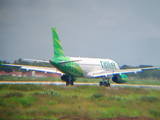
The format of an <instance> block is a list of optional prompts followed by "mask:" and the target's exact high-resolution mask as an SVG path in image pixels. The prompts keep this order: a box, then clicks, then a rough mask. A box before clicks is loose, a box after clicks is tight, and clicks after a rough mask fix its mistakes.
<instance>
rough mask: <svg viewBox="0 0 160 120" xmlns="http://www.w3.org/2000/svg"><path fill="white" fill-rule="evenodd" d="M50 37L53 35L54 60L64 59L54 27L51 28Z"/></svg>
mask: <svg viewBox="0 0 160 120" xmlns="http://www.w3.org/2000/svg"><path fill="white" fill-rule="evenodd" d="M52 35H53V48H54V58H58V57H66V56H65V55H64V52H63V49H62V46H61V43H60V40H59V37H58V34H57V30H56V28H55V27H52Z"/></svg>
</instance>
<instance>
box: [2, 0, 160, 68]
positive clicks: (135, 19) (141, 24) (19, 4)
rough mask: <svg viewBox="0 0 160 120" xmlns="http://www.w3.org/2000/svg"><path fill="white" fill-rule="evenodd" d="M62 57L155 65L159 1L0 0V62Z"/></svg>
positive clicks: (159, 48)
mask: <svg viewBox="0 0 160 120" xmlns="http://www.w3.org/2000/svg"><path fill="white" fill-rule="evenodd" d="M51 27H56V29H57V32H58V35H59V38H60V41H61V44H62V47H63V50H64V53H65V55H67V56H75V57H76V56H80V57H96V58H110V59H113V60H115V61H116V62H117V63H118V64H119V65H120V66H121V65H123V64H127V65H134V66H137V65H140V64H143V65H160V0H45V1H44V0H0V60H7V61H9V62H13V61H14V60H17V59H18V58H32V59H45V60H49V59H50V58H53V42H52V32H51Z"/></svg>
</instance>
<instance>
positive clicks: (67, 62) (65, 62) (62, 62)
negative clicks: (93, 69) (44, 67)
mask: <svg viewBox="0 0 160 120" xmlns="http://www.w3.org/2000/svg"><path fill="white" fill-rule="evenodd" d="M78 61H82V60H71V61H61V62H59V63H60V64H63V63H69V62H78Z"/></svg>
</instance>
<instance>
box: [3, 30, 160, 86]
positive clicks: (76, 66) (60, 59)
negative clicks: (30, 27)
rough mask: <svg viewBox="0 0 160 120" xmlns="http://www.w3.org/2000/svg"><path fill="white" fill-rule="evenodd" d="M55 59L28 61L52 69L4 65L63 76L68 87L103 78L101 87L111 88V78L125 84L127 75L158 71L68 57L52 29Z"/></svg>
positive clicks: (100, 59)
mask: <svg viewBox="0 0 160 120" xmlns="http://www.w3.org/2000/svg"><path fill="white" fill-rule="evenodd" d="M52 35H53V36H52V38H53V49H54V58H51V59H50V60H49V61H45V60H36V59H28V60H33V61H37V62H45V63H50V64H51V65H52V66H53V68H52V67H39V66H28V65H17V64H2V63H1V65H3V66H15V67H21V69H26V70H27V71H28V70H34V71H43V72H45V73H46V72H51V73H58V74H61V80H62V81H65V82H66V86H68V85H69V84H70V85H74V82H75V81H76V79H77V77H82V78H102V81H100V82H99V85H100V86H102V85H103V86H105V87H110V82H109V80H110V78H112V80H113V81H114V82H115V83H125V82H126V81H127V80H128V77H127V75H126V74H127V73H137V72H141V71H143V70H151V69H157V68H156V67H147V68H135V69H120V68H119V66H118V64H117V63H116V62H115V61H113V60H111V59H102V58H85V57H67V56H66V55H65V54H64V52H63V49H62V46H61V43H60V40H59V37H58V34H57V30H56V28H55V27H52Z"/></svg>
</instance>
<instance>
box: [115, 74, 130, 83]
mask: <svg viewBox="0 0 160 120" xmlns="http://www.w3.org/2000/svg"><path fill="white" fill-rule="evenodd" d="M112 80H113V82H115V83H125V82H126V81H127V80H128V77H127V75H125V74H121V75H114V76H113V77H112Z"/></svg>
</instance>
